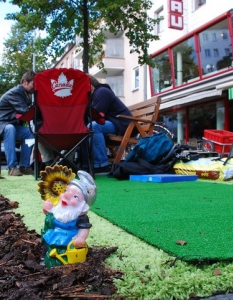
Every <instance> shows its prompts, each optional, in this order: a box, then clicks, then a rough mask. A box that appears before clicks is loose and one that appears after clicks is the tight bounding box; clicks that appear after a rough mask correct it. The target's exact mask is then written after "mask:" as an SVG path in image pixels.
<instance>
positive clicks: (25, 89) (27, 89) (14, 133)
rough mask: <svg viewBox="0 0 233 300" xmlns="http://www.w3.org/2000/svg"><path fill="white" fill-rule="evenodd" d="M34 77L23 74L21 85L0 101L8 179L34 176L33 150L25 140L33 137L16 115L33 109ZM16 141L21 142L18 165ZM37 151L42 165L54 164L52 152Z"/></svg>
mask: <svg viewBox="0 0 233 300" xmlns="http://www.w3.org/2000/svg"><path fill="white" fill-rule="evenodd" d="M34 75H35V73H34V72H33V71H31V70H29V71H28V72H26V73H25V74H24V75H23V76H22V79H21V83H20V84H18V85H17V86H15V87H13V88H12V89H10V90H9V91H7V92H6V93H5V94H3V96H2V97H1V99H0V135H1V136H2V137H3V142H4V148H5V155H6V160H7V165H8V169H9V171H8V174H9V175H10V176H22V175H30V174H34V171H33V170H32V169H31V167H30V156H31V151H32V146H30V147H29V146H28V145H27V144H26V142H25V140H26V139H33V138H34V136H33V134H32V132H31V130H30V128H29V127H28V125H27V124H26V123H24V122H22V121H20V120H19V119H18V118H17V116H16V115H17V114H21V115H23V114H24V113H26V112H27V111H28V110H29V108H30V106H31V105H32V100H31V97H30V95H31V94H33V92H34V90H33V78H34ZM16 140H19V141H22V143H21V154H20V161H19V168H18V161H17V156H16V151H15V145H16ZM39 150H40V152H41V155H42V159H44V160H43V162H45V163H46V162H48V161H50V162H51V163H52V160H53V152H52V151H51V150H49V149H47V148H45V147H44V146H42V145H40V146H39Z"/></svg>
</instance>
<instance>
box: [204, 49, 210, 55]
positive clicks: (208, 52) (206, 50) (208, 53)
mask: <svg viewBox="0 0 233 300" xmlns="http://www.w3.org/2000/svg"><path fill="white" fill-rule="evenodd" d="M210 56H211V55H210V49H205V57H210Z"/></svg>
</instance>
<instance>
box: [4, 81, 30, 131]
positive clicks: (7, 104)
mask: <svg viewBox="0 0 233 300" xmlns="http://www.w3.org/2000/svg"><path fill="white" fill-rule="evenodd" d="M31 104H32V103H31V98H30V96H29V94H28V93H27V92H26V90H25V89H24V87H23V86H22V85H21V84H19V85H17V86H15V87H13V88H12V89H10V90H9V91H7V92H6V93H5V94H3V95H2V97H1V99H0V134H2V132H3V130H4V128H5V126H6V125H7V124H14V125H17V124H19V120H18V119H17V118H16V114H24V113H25V112H27V111H28V110H29V107H30V105H31Z"/></svg>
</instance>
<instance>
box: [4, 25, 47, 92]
mask: <svg viewBox="0 0 233 300" xmlns="http://www.w3.org/2000/svg"><path fill="white" fill-rule="evenodd" d="M45 51H46V46H45V45H44V43H43V42H42V39H41V38H40V37H36V38H35V37H34V32H33V31H29V32H27V31H25V29H24V27H23V26H22V25H21V24H20V23H18V22H16V23H15V24H14V25H12V27H11V32H10V33H9V38H8V39H6V40H5V42H4V49H3V54H2V65H1V67H0V79H1V80H0V94H3V93H4V92H5V91H6V90H8V89H10V88H11V87H13V86H14V85H16V84H18V83H20V79H21V77H22V75H23V74H24V73H25V72H26V71H27V70H29V69H32V68H33V54H34V53H36V71H41V70H44V69H46V68H48V66H49V63H48V59H47V58H46V56H45V55H44V53H45Z"/></svg>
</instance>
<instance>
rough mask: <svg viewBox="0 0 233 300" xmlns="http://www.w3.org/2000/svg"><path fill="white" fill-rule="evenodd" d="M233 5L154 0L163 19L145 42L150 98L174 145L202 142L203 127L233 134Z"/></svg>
mask: <svg viewBox="0 0 233 300" xmlns="http://www.w3.org/2000/svg"><path fill="white" fill-rule="evenodd" d="M232 5H233V3H232V2H231V1H223V2H222V3H220V2H219V1H217V0H191V1H190V0H183V1H181V0H176V1H175V0H174V1H172V0H168V1H162V0H157V1H154V6H153V9H152V11H151V13H152V14H154V15H155V16H161V15H162V16H164V20H163V21H162V23H160V24H159V26H158V27H157V28H156V30H157V34H159V35H160V41H158V42H156V43H152V44H150V52H151V53H153V59H154V62H155V67H154V68H150V69H149V78H150V93H151V96H154V95H160V96H161V99H162V104H161V110H160V116H159V118H160V121H163V122H165V124H166V126H167V127H168V128H169V129H170V130H171V131H172V132H173V133H174V134H175V137H176V141H177V142H180V140H183V139H185V140H186V141H188V140H189V139H190V138H196V139H199V140H201V139H202V137H203V136H204V129H217V130H227V131H233V120H232V118H231V116H232V113H233V101H231V95H230V90H229V89H230V88H231V87H233V59H232V45H233V43H232V42H233V28H232V24H233V10H232Z"/></svg>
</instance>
